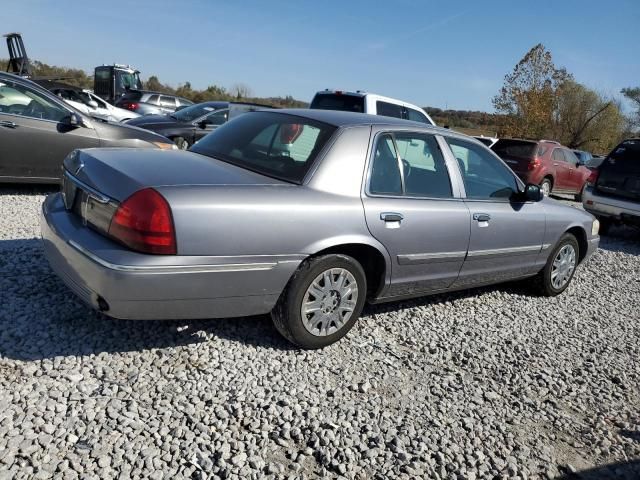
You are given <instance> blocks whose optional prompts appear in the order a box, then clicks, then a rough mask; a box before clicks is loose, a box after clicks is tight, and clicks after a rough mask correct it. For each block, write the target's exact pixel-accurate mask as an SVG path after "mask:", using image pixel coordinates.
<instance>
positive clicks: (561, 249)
mask: <svg viewBox="0 0 640 480" xmlns="http://www.w3.org/2000/svg"><path fill="white" fill-rule="evenodd" d="M64 169H65V170H64V179H63V186H62V191H61V192H60V193H56V194H53V195H50V196H49V197H47V199H46V200H45V202H44V205H43V208H42V236H43V239H44V246H45V252H46V255H47V258H48V259H49V262H50V264H51V266H52V268H53V269H54V271H55V272H56V273H57V274H58V275H59V276H60V278H62V280H64V282H65V283H66V284H67V285H68V286H69V287H70V288H71V289H72V290H73V291H74V292H75V293H76V294H77V295H78V296H79V297H80V298H81V299H82V300H84V301H85V302H86V303H87V304H89V305H91V306H92V307H93V308H95V309H97V310H99V311H101V312H104V313H105V314H107V315H109V316H112V317H115V318H129V319H192V318H220V317H236V316H246V315H256V314H266V313H271V315H272V318H273V320H274V323H275V325H276V327H277V328H278V330H279V331H280V332H281V333H282V334H283V335H284V336H285V337H286V338H287V339H289V340H290V341H291V342H293V343H295V344H297V345H299V346H301V347H303V348H319V347H323V346H326V345H329V344H331V343H333V342H335V341H337V340H338V339H340V338H341V337H342V336H343V335H345V334H346V333H347V332H348V331H349V329H350V328H351V327H352V326H353V324H354V323H355V322H356V320H357V318H358V316H359V315H360V313H361V311H362V308H363V306H364V304H365V302H367V301H368V302H372V303H378V302H387V301H394V300H399V299H405V298H410V297H416V296H422V295H429V294H434V293H439V292H447V291H452V290H460V289H467V288H470V287H476V286H480V285H488V284H495V283H499V282H504V281H510V280H516V279H523V278H527V277H531V278H533V279H534V280H535V282H534V283H535V285H537V286H538V289H539V291H540V292H541V293H542V294H544V295H548V296H552V295H558V294H560V293H562V292H563V291H564V290H565V289H566V288H567V286H568V285H569V282H570V281H571V278H572V277H573V275H574V273H575V271H576V267H577V266H578V265H579V264H580V263H581V262H583V261H585V260H586V259H587V258H588V257H589V256H590V255H591V254H592V253H593V251H594V250H595V249H596V248H597V246H598V241H599V237H598V222H597V221H596V220H595V219H594V217H592V216H591V215H590V214H588V213H585V212H584V211H581V210H578V209H575V208H572V207H568V206H564V205H562V204H560V203H558V202H556V201H555V200H552V199H550V198H543V196H542V195H541V192H540V189H539V188H538V187H537V186H535V185H523V184H522V183H521V181H520V180H519V179H518V178H517V177H516V176H515V175H514V174H513V172H512V171H511V170H510V169H509V168H508V167H507V166H506V165H505V164H504V163H503V162H502V160H500V159H499V158H498V157H497V156H495V155H494V154H493V153H492V152H491V151H490V150H489V149H487V148H486V147H485V146H484V145H482V144H481V143H479V142H478V141H476V140H474V139H472V138H470V137H467V136H464V135H460V134H457V133H455V132H452V131H449V130H444V129H439V128H437V127H430V126H425V125H424V124H418V123H413V122H409V121H404V120H395V119H392V118H387V117H376V116H372V115H364V114H355V113H346V112H331V111H323V110H280V111H277V112H275V111H260V112H252V113H249V114H246V115H243V116H241V117H238V118H237V119H236V120H233V121H231V122H229V123H228V124H226V125H224V126H222V127H220V128H219V129H217V130H216V131H215V132H213V133H211V134H210V135H208V136H206V137H205V138H204V139H202V140H201V141H199V142H198V143H197V144H196V145H194V146H193V147H192V148H191V150H190V151H185V152H183V151H145V150H131V149H90V150H79V151H75V152H73V153H72V154H71V155H69V157H67V158H66V159H65V162H64Z"/></svg>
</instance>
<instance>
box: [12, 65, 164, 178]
mask: <svg viewBox="0 0 640 480" xmlns="http://www.w3.org/2000/svg"><path fill="white" fill-rule="evenodd" d="M0 145H2V148H1V149H0V182H37V183H57V182H59V181H60V177H61V175H62V161H63V160H64V158H65V157H66V156H67V155H68V154H69V152H71V151H72V150H75V149H76V148H89V147H148V148H164V149H170V148H175V146H174V144H173V143H171V142H170V141H169V140H168V139H166V138H164V137H162V136H160V135H157V134H155V133H152V132H148V131H146V130H142V129H139V128H133V127H127V126H124V125H119V124H114V123H106V122H102V121H100V120H92V119H91V118H90V117H88V116H86V115H84V114H82V113H81V112H79V111H78V110H75V109H74V108H73V107H71V106H70V105H69V104H67V103H66V102H64V101H63V100H62V99H60V98H58V97H57V96H56V95H54V94H52V93H51V92H49V91H48V90H46V89H44V88H42V87H40V86H39V85H37V84H35V83H34V82H31V81H30V80H27V79H25V78H22V77H18V76H16V75H13V74H9V73H0Z"/></svg>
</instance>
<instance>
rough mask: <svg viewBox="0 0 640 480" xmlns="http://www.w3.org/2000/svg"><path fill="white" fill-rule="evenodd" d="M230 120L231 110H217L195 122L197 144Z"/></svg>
mask: <svg viewBox="0 0 640 480" xmlns="http://www.w3.org/2000/svg"><path fill="white" fill-rule="evenodd" d="M228 118H229V109H228V108H224V109H222V110H216V111H215V112H211V113H209V114H208V115H206V116H205V117H201V118H199V119H198V120H197V121H195V122H194V126H195V141H196V142H197V141H198V140H200V139H201V138H202V137H204V136H205V135H207V134H208V133H210V132H212V131H214V130H215V129H216V128H218V127H219V126H220V125H222V124H224V123H225V122H226V121H227V120H228Z"/></svg>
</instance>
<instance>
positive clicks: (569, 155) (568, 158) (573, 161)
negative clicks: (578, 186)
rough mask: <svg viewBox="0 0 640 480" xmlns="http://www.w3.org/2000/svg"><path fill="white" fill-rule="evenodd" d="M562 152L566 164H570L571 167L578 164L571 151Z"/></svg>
mask: <svg viewBox="0 0 640 480" xmlns="http://www.w3.org/2000/svg"><path fill="white" fill-rule="evenodd" d="M563 152H564V157H565V160H566V161H567V163H570V164H571V165H576V164H577V163H578V157H576V155H575V153H573V152H572V151H571V150H563Z"/></svg>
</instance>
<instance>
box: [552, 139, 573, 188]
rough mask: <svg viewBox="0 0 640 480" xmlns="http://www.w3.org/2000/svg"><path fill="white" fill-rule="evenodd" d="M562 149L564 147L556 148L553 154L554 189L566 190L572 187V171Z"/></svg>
mask: <svg viewBox="0 0 640 480" xmlns="http://www.w3.org/2000/svg"><path fill="white" fill-rule="evenodd" d="M562 150H563V149H562V148H555V149H554V150H553V154H552V155H551V161H552V163H553V169H554V171H555V176H554V184H553V189H554V190H562V191H565V190H569V189H570V188H571V171H570V170H569V164H568V163H567V159H566V157H565V156H564V153H563V151H562Z"/></svg>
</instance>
